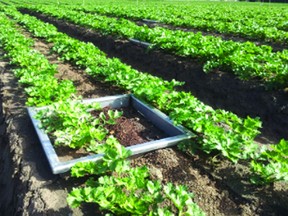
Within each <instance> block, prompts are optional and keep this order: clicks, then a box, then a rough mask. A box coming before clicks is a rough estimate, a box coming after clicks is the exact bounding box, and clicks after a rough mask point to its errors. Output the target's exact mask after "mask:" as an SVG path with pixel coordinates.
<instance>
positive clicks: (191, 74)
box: [22, 10, 288, 143]
mask: <svg viewBox="0 0 288 216" xmlns="http://www.w3.org/2000/svg"><path fill="white" fill-rule="evenodd" d="M22 11H23V12H25V13H29V14H31V15H35V16H36V17H38V18H39V19H42V20H44V21H46V22H50V23H52V24H54V25H55V26H56V27H58V29H59V31H62V32H64V33H67V34H68V35H70V36H72V37H75V38H78V39H80V40H83V41H89V42H93V43H94V44H95V45H96V46H98V47H99V48H100V49H101V50H103V51H104V52H105V53H107V54H108V56H109V57H118V58H120V59H121V60H122V61H123V62H125V63H127V64H129V65H131V66H132V67H134V68H136V69H138V70H139V71H145V72H149V73H151V74H153V75H156V76H159V77H162V78H163V79H166V80H171V79H176V80H179V81H184V82H185V85H184V86H183V87H182V88H180V90H184V91H190V92H191V93H192V94H193V95H194V96H196V97H197V98H198V99H200V100H201V101H202V102H204V103H205V104H207V105H210V106H212V107H213V108H215V109H217V108H219V109H224V110H228V111H231V112H233V113H235V114H237V115H238V116H241V117H247V116H250V117H260V119H261V121H262V122H263V128H262V130H261V132H262V133H261V135H260V136H259V140H261V142H266V143H277V142H278V141H279V140H280V139H281V138H285V139H288V133H287V132H286V128H288V104H287V101H288V93H287V91H285V90H267V89H266V87H265V85H264V84H261V83H260V82H259V81H257V80H250V81H242V80H239V79H238V78H237V77H235V76H234V75H233V74H231V73H227V72H223V71H215V72H214V73H209V74H205V73H204V72H203V69H202V64H201V62H197V61H195V60H191V59H187V58H180V57H176V56H173V55H171V54H167V53H164V52H163V51H160V50H151V51H149V50H146V49H145V48H143V47H141V46H137V45H135V44H133V43H131V42H129V41H125V40H119V39H115V38H113V37H110V36H102V35H101V34H99V33H97V32H94V31H92V30H89V29H85V28H83V27H80V26H77V25H74V24H71V23H68V22H65V21H62V20H57V19H54V18H51V17H47V16H45V15H43V14H38V13H35V12H30V11H27V10H22Z"/></svg>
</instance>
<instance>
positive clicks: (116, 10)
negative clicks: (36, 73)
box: [72, 4, 288, 44]
mask: <svg viewBox="0 0 288 216" xmlns="http://www.w3.org/2000/svg"><path fill="white" fill-rule="evenodd" d="M238 6H240V5H238ZM159 7H160V8H159ZM72 8H73V6H72ZM74 8H75V7H74ZM76 9H77V10H83V11H87V12H91V13H98V14H104V15H109V16H116V17H122V18H129V19H136V20H142V19H150V20H157V21H160V22H162V23H167V24H172V25H174V26H184V27H190V28H197V29H200V30H205V31H216V32H219V33H226V34H227V33H230V34H233V35H238V36H241V37H245V38H248V39H256V40H265V41H269V42H271V41H272V42H278V43H286V44H287V43H288V32H287V31H288V25H287V22H286V20H287V18H288V17H287V13H288V11H287V10H285V9H283V8H272V11H273V13H271V7H262V8H261V9H259V7H258V8H257V7H252V8H245V7H240V8H238V7H235V6H233V5H225V6H224V5H219V4H218V5H212V6H211V5H210V6H207V5H203V4H201V6H200V7H199V6H198V5H195V7H193V8H191V7H188V8H185V7H183V6H178V5H175V6H174V7H167V6H166V5H164V6H163V5H158V6H156V7H155V6H147V5H145V6H143V5H141V6H140V7H135V5H131V4H130V5H121V6H119V5H117V6H115V5H96V6H95V5H90V6H86V7H85V6H84V7H79V6H77V8H76ZM249 9H251V10H249ZM273 9H274V10H273ZM255 10H256V11H257V12H255Z"/></svg>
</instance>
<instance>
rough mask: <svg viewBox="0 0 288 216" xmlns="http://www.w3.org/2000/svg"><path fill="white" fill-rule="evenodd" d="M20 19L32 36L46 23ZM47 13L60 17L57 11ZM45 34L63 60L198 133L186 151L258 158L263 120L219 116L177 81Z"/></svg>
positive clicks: (63, 37)
mask: <svg viewBox="0 0 288 216" xmlns="http://www.w3.org/2000/svg"><path fill="white" fill-rule="evenodd" d="M42 10H44V9H41V11H42ZM63 11H66V10H63ZM57 12H59V14H61V16H68V15H69V13H67V14H65V13H63V14H62V13H61V12H60V11H59V10H57ZM14 13H15V15H14ZM14 13H12V12H10V14H11V16H13V17H16V18H17V19H19V21H20V22H22V21H21V20H22V19H25V20H27V21H25V22H23V23H24V24H25V26H27V28H28V29H29V30H30V29H31V30H30V31H31V32H33V31H34V30H33V29H34V28H35V26H37V24H36V23H39V24H38V25H39V26H42V22H40V21H39V20H37V19H35V18H33V17H29V16H19V17H18V15H19V13H18V14H16V13H17V12H15V11H14ZM45 13H49V14H50V13H53V14H56V12H55V11H53V10H50V11H45ZM71 19H72V18H71ZM28 20H29V21H28ZM45 26H46V25H45ZM45 26H42V27H43V28H44V27H45ZM40 29H41V28H40ZM51 29H52V28H51ZM37 32H40V30H39V31H37ZM44 32H45V34H44V35H43V37H45V38H46V39H47V40H49V41H50V42H53V43H54V46H53V50H54V51H55V52H57V53H59V55H61V56H62V58H63V59H65V60H69V61H72V62H74V63H75V64H77V65H78V66H79V67H82V68H85V69H86V71H87V73H88V74H90V75H92V76H94V77H96V78H99V79H100V78H101V79H104V80H105V81H107V82H110V83H111V84H114V85H117V86H120V87H122V88H125V89H128V90H130V91H132V92H133V93H134V94H135V95H136V96H138V97H141V98H142V99H144V100H146V101H149V102H150V103H152V104H154V105H155V106H157V107H158V108H160V109H161V110H163V111H164V112H166V113H169V114H170V117H171V119H173V121H174V122H175V124H183V125H184V126H185V127H187V128H188V129H191V130H193V131H194V132H197V134H198V137H197V139H196V141H197V143H198V144H197V146H195V145H194V143H190V144H189V145H182V146H180V147H181V149H182V150H184V151H191V152H194V150H195V148H198V149H201V150H203V151H205V152H208V153H210V152H212V151H214V150H217V151H219V152H220V153H221V154H222V155H224V156H225V157H227V158H229V159H230V160H232V161H234V162H237V161H238V160H239V159H247V158H250V157H254V152H255V151H254V150H255V148H256V147H257V146H256V145H255V144H254V142H253V139H254V138H255V136H256V135H257V134H258V133H259V128H260V127H261V123H260V121H259V119H257V118H256V119H251V118H249V117H248V118H247V119H241V118H239V117H237V116H236V115H234V114H232V113H230V112H226V111H223V110H213V109H212V108H211V107H209V106H206V105H204V104H203V103H201V102H200V101H199V100H197V99H196V98H195V97H193V96H192V95H191V94H190V93H185V92H177V91H175V90H174V87H175V86H177V85H180V84H182V83H179V82H177V81H174V80H172V81H171V82H168V81H164V80H162V79H160V78H158V77H154V76H151V75H149V74H146V73H139V72H138V71H136V70H134V69H132V68H131V67H129V66H127V65H125V64H123V63H122V62H121V61H119V60H118V59H115V58H113V59H109V58H107V57H106V55H105V54H104V53H102V52H101V51H99V49H97V48H96V47H94V46H93V45H92V44H90V43H84V42H80V41H77V40H75V39H72V38H69V37H68V36H67V35H64V34H61V33H58V34H56V33H55V31H52V32H51V35H49V34H48V35H47V34H46V31H44ZM55 35H57V37H55ZM84 50H85V52H84Z"/></svg>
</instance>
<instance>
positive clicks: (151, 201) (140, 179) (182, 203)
mask: <svg viewBox="0 0 288 216" xmlns="http://www.w3.org/2000/svg"><path fill="white" fill-rule="evenodd" d="M0 21H1V24H0V27H1V28H0V29H1V30H0V41H1V43H0V44H1V46H2V47H3V48H4V49H5V51H6V52H7V53H8V55H7V57H9V58H10V59H11V60H12V61H11V63H12V64H15V65H17V66H18V69H20V70H21V69H22V66H23V68H24V69H25V68H28V69H29V65H34V64H35V63H34V62H33V60H34V59H33V58H32V59H31V60H30V61H28V60H27V59H26V60H27V61H26V62H25V65H22V64H21V63H22V61H14V60H16V59H18V58H21V53H19V52H18V49H17V47H18V46H19V47H20V48H22V49H24V48H25V49H26V51H27V50H31V52H32V49H31V45H32V44H33V41H32V40H29V39H26V38H25V37H24V36H23V35H22V34H21V33H20V32H19V31H18V30H16V28H15V25H14V23H13V22H11V21H10V20H8V19H7V17H5V16H4V15H3V13H1V12H0ZM7 29H8V30H9V34H6V33H7ZM13 42H14V43H15V42H17V43H16V44H15V46H11V44H12V43H13ZM22 45H23V46H22ZM34 52H35V51H33V53H34ZM35 53H36V52H35ZM26 54H27V53H26ZM38 54H39V53H38ZM41 56H42V55H41ZM42 57H43V56H42ZM44 59H45V58H44V57H43V58H42V61H39V63H45V62H46V61H45V60H44ZM16 62H17V63H16ZM37 63H38V62H37ZM46 63H47V65H49V63H48V62H46ZM44 65H45V64H44ZM34 69H36V70H37V69H41V68H34ZM54 69H55V68H54ZM29 72H32V71H29ZM37 75H38V74H35V76H37ZM48 75H49V73H48ZM41 78H42V77H41V74H40V79H41ZM38 81H39V79H38ZM25 84H26V83H25ZM29 84H31V83H29ZM54 90H55V94H60V93H61V92H62V89H54ZM40 97H41V96H40V95H39V96H38V99H39V98H40ZM61 99H62V100H64V101H65V102H63V101H62V100H60V99H59V100H60V101H59V102H54V103H53V101H50V102H49V101H46V102H47V103H51V104H52V105H51V106H49V108H48V109H45V110H43V111H42V112H40V113H39V116H41V117H43V116H44V118H43V120H44V121H42V124H43V126H46V128H47V129H48V130H50V129H52V130H53V128H57V129H60V130H61V129H63V127H64V129H65V128H66V129H68V130H70V128H71V127H70V126H73V125H75V122H77V124H78V123H79V122H80V123H81V119H79V118H76V117H75V115H76V114H75V111H80V114H81V115H80V116H78V117H80V118H81V117H84V119H83V121H84V123H86V122H87V121H86V120H91V119H92V118H90V117H89V116H88V115H89V112H88V111H87V110H86V109H89V108H93V109H98V108H99V107H98V106H97V105H96V104H94V105H92V106H91V107H86V106H83V105H81V102H77V101H74V100H70V99H68V98H67V97H65V98H61ZM37 105H42V104H41V103H40V104H37ZM71 109H75V110H71ZM84 110H86V113H85V112H84ZM69 114H70V116H69ZM78 114H79V113H78ZM100 115H101V114H100ZM39 116H38V117H39ZM87 116H88V117H87ZM117 116H118V114H117V113H116V112H112V113H110V115H109V119H106V118H102V117H101V116H99V118H100V119H98V120H99V121H98V123H99V124H98V123H97V124H98V125H101V123H103V121H105V123H107V122H108V121H113V119H114V118H117ZM93 121H94V123H95V122H97V120H96V119H94V120H93ZM110 123H111V122H110ZM80 125H81V124H80ZM92 126H95V125H93V124H92ZM82 129H83V128H81V130H80V131H78V132H81V131H83V130H82ZM94 129H95V130H97V129H99V128H94ZM92 130H93V129H92ZM66 132H67V133H68V134H71V133H70V132H71V131H66ZM84 132H85V131H84ZM90 132H91V134H93V135H95V134H96V133H95V131H90ZM90 132H89V133H90ZM55 135H56V137H57V133H56V134H55ZM62 135H63V134H62ZM62 135H60V136H59V137H58V138H64V139H65V136H64V137H63V136H62ZM71 135H73V134H71ZM75 135H79V134H78V133H77V134H75ZM80 135H83V134H81V133H80ZM74 138H75V137H73V139H74ZM76 138H78V137H76ZM92 138H96V137H92ZM96 140H97V138H96ZM65 141H67V140H65ZM74 141H75V139H74ZM76 141H77V139H76ZM78 141H79V140H78ZM86 141H87V140H86ZM56 143H57V144H59V143H61V140H60V141H59V140H58V141H57V142H56ZM64 144H67V143H66V142H64ZM69 144H72V145H71V147H79V146H77V144H78V143H76V146H75V145H74V144H75V143H74V144H73V142H72V143H69ZM94 144H95V143H94ZM93 150H94V151H97V152H103V153H105V156H104V159H103V161H100V162H97V163H94V162H93V163H79V164H77V165H76V166H75V167H74V168H73V171H72V175H73V176H77V177H81V176H84V175H86V173H87V174H90V175H91V174H96V175H97V177H99V175H101V177H99V179H98V180H96V177H94V178H93V179H92V178H90V179H89V180H88V181H87V182H86V184H87V187H84V188H74V189H73V190H72V191H71V192H70V194H69V196H68V198H67V201H68V203H69V204H70V205H71V206H73V207H76V206H79V205H80V203H81V202H96V203H98V204H99V206H100V208H101V209H105V210H109V211H110V212H113V213H117V214H118V213H121V214H127V213H130V214H133V215H142V214H143V213H145V214H146V213H147V215H174V214H173V213H172V210H171V209H172V206H174V209H173V212H177V213H178V215H187V214H189V215H192V214H193V215H204V213H203V212H202V210H201V209H200V208H199V207H198V206H197V205H196V204H195V203H194V202H193V201H192V194H191V193H189V192H187V189H186V188H185V187H184V186H174V185H172V184H170V183H169V184H167V185H164V186H163V187H162V185H161V184H160V182H157V181H151V180H149V179H148V177H149V170H148V169H147V168H146V167H136V168H131V167H130V166H129V162H128V160H126V159H127V157H128V156H130V154H131V152H130V151H128V150H126V149H125V148H124V147H123V146H121V145H120V144H119V143H118V141H117V140H116V139H115V138H114V137H112V136H110V137H109V138H108V139H107V140H106V141H105V144H103V145H95V146H94V149H93ZM91 170H92V171H93V170H94V171H95V172H92V171H91ZM107 172H108V173H107ZM111 172H113V175H111ZM109 173H110V175H109ZM106 174H108V175H106ZM167 200H170V201H168V203H169V206H168V205H167V204H166V206H165V207H163V204H162V203H163V202H164V201H165V202H167ZM171 204H172V205H171ZM160 205H161V206H160ZM175 209H177V210H175Z"/></svg>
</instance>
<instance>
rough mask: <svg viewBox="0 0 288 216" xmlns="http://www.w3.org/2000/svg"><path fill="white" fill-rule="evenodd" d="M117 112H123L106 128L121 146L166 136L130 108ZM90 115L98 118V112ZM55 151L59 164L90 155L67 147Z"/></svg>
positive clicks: (105, 111) (81, 149) (82, 150)
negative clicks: (114, 122)
mask: <svg viewBox="0 0 288 216" xmlns="http://www.w3.org/2000/svg"><path fill="white" fill-rule="evenodd" d="M109 109H110V108H109V107H106V108H104V109H103V111H104V113H105V114H106V116H107V117H108V115H107V111H108V110H109ZM117 110H118V111H120V112H123V114H122V116H121V117H119V118H118V119H117V120H116V124H113V125H106V128H107V129H108V130H109V134H108V135H113V136H114V137H116V138H117V140H118V141H119V142H120V143H121V144H122V145H123V146H125V147H128V146H132V145H137V144H141V143H146V142H149V141H153V140H159V139H163V138H166V137H167V136H168V135H166V134H165V133H164V132H163V131H161V130H160V129H159V128H157V127H156V126H154V125H153V124H152V123H151V122H150V121H149V120H147V119H145V118H144V117H143V116H142V115H141V114H140V113H139V112H137V111H136V110H135V109H133V108H132V107H123V108H120V109H117ZM92 114H93V115H94V116H95V117H98V116H99V114H100V112H98V111H97V112H93V113H92ZM107 119H108V118H107ZM52 142H53V140H52ZM55 151H56V153H57V156H58V158H59V160H60V161H61V162H63V161H68V160H72V159H76V158H80V157H84V156H87V155H91V154H92V153H91V152H87V151H86V150H85V149H84V148H80V149H71V148H69V147H57V148H55Z"/></svg>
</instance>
